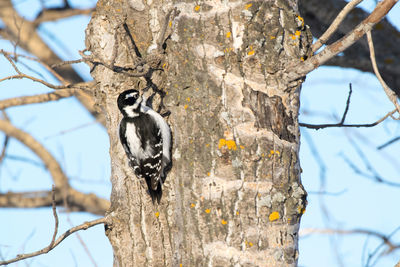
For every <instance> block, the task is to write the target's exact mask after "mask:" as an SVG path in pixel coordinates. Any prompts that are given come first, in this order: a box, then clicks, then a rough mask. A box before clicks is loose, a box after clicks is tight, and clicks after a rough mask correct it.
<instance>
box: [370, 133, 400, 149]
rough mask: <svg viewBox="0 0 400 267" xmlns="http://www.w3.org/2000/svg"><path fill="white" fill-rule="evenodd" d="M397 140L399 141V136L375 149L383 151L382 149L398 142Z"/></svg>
mask: <svg viewBox="0 0 400 267" xmlns="http://www.w3.org/2000/svg"><path fill="white" fill-rule="evenodd" d="M399 140H400V136H397V137H395V138H393V139H392V140H389V141H387V142H386V143H384V144H383V145H380V146H378V147H377V148H376V149H379V150H380V149H383V148H385V147H387V146H389V145H391V144H393V143H394V142H396V141H399Z"/></svg>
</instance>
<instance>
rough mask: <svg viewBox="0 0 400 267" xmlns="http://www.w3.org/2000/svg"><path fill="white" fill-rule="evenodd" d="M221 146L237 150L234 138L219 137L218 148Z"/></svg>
mask: <svg viewBox="0 0 400 267" xmlns="http://www.w3.org/2000/svg"><path fill="white" fill-rule="evenodd" d="M223 146H226V147H227V148H228V149H229V150H237V145H236V142H235V140H226V139H223V138H221V139H219V143H218V149H221V148H222V147H223Z"/></svg>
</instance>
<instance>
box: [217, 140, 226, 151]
mask: <svg viewBox="0 0 400 267" xmlns="http://www.w3.org/2000/svg"><path fill="white" fill-rule="evenodd" d="M224 145H226V140H225V139H219V143H218V149H221V147H223V146H224Z"/></svg>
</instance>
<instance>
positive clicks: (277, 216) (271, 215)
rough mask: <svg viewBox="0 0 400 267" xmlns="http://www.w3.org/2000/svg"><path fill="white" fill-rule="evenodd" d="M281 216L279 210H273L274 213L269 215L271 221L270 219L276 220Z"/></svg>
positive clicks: (271, 220)
mask: <svg viewBox="0 0 400 267" xmlns="http://www.w3.org/2000/svg"><path fill="white" fill-rule="evenodd" d="M279 218H280V216H279V212H277V211H274V212H272V213H271V214H270V215H269V221H270V222H273V221H276V220H278V219H279Z"/></svg>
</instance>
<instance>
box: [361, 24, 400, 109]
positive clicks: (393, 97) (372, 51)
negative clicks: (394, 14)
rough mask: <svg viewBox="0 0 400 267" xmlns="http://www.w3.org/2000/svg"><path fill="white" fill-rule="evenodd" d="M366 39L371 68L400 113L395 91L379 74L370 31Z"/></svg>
mask: <svg viewBox="0 0 400 267" xmlns="http://www.w3.org/2000/svg"><path fill="white" fill-rule="evenodd" d="M367 40H368V47H369V53H370V54H369V55H370V58H371V63H372V68H373V69H374V72H375V75H376V77H377V78H378V80H379V82H380V83H381V85H382V87H383V90H384V91H385V93H386V95H387V97H388V98H389V100H390V101H391V102H392V103H393V105H394V106H395V107H396V109H397V112H398V113H399V114H400V105H399V103H398V102H397V96H396V94H395V92H394V91H393V90H392V89H390V88H389V86H388V85H387V84H386V83H385V81H384V80H383V78H382V76H381V74H380V73H379V69H378V66H377V65H376V59H375V49H374V43H373V41H372V35H371V31H368V32H367Z"/></svg>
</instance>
